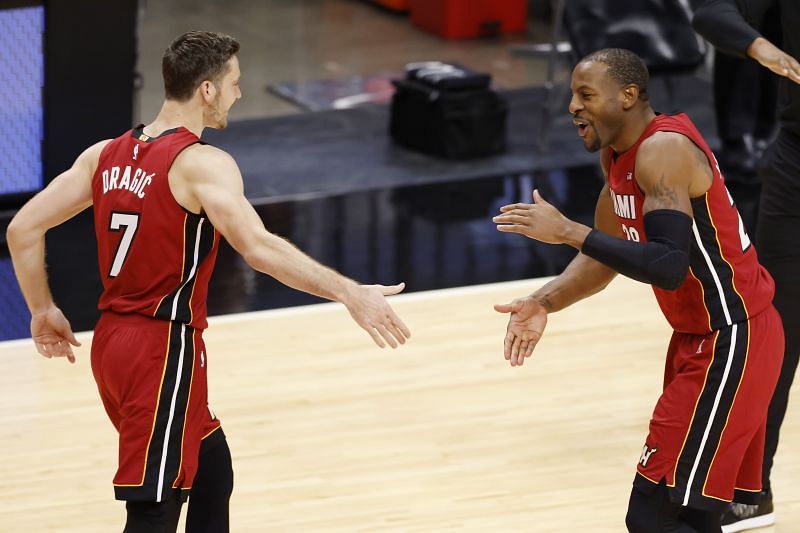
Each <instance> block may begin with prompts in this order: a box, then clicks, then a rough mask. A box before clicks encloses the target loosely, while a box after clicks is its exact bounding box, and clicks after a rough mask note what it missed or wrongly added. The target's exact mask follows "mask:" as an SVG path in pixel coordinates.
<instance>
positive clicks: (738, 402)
mask: <svg viewBox="0 0 800 533" xmlns="http://www.w3.org/2000/svg"><path fill="white" fill-rule="evenodd" d="M783 349H784V341H783V327H782V325H781V320H780V317H779V316H778V313H777V312H776V311H775V309H774V308H773V307H772V306H770V307H769V308H768V309H767V310H765V311H764V312H762V313H760V314H759V315H757V316H755V317H753V318H751V319H750V320H749V321H747V322H742V323H738V324H733V325H732V326H728V327H726V328H724V329H721V330H718V331H714V332H712V333H709V334H707V335H690V334H686V333H677V332H676V333H674V334H673V336H672V340H671V342H670V345H669V352H668V353H667V362H666V368H665V371H664V391H663V393H662V394H661V397H660V398H659V399H658V403H657V404H656V407H655V411H654V412H653V418H652V419H651V420H650V434H649V435H648V436H647V440H646V442H645V445H644V448H643V450H642V455H641V457H640V459H639V464H638V466H637V475H636V479H635V480H634V486H636V487H637V488H638V489H639V490H642V491H644V492H646V493H647V492H650V491H652V490H653V489H654V488H655V486H656V484H658V483H659V482H660V481H661V480H665V481H666V484H667V487H669V491H670V497H671V499H672V500H673V501H674V502H676V503H680V504H682V505H688V506H691V507H695V508H700V509H717V508H719V507H720V506H721V505H724V504H725V502H729V501H731V500H732V499H734V496H735V499H736V501H739V502H742V503H748V502H753V503H757V501H755V500H754V499H753V498H754V497H755V496H756V495H757V493H758V492H759V491H760V490H761V463H762V459H763V455H764V431H765V427H766V418H767V408H768V407H769V402H770V399H771V398H772V392H773V390H774V389H775V384H776V382H777V380H778V375H779V374H780V370H781V362H782V360H783Z"/></svg>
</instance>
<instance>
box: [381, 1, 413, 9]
mask: <svg viewBox="0 0 800 533" xmlns="http://www.w3.org/2000/svg"><path fill="white" fill-rule="evenodd" d="M371 1H372V2H373V3H375V4H380V5H382V6H383V7H386V8H389V9H391V10H394V11H408V10H409V9H410V8H411V0H371Z"/></svg>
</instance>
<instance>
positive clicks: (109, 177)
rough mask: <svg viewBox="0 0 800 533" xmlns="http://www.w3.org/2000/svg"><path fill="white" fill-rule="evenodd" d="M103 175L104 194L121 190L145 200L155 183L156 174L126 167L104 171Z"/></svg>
mask: <svg viewBox="0 0 800 533" xmlns="http://www.w3.org/2000/svg"><path fill="white" fill-rule="evenodd" d="M101 175H102V177H103V194H106V193H107V192H108V191H114V190H118V189H121V190H126V191H130V192H132V193H133V194H135V195H136V196H138V197H139V198H144V195H145V194H146V192H147V191H146V189H147V187H148V186H149V185H150V184H151V183H153V178H154V177H155V175H156V173H155V172H148V171H147V170H145V169H143V168H134V167H132V166H130V165H126V166H125V167H124V168H122V167H111V168H110V169H104V170H103V171H102V174H101Z"/></svg>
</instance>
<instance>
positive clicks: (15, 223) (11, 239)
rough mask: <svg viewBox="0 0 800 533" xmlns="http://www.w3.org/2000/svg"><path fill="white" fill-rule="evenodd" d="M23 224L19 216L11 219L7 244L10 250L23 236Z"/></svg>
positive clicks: (7, 233) (7, 231) (7, 232)
mask: <svg viewBox="0 0 800 533" xmlns="http://www.w3.org/2000/svg"><path fill="white" fill-rule="evenodd" d="M22 233H23V230H22V225H21V224H20V222H19V219H18V218H17V217H14V218H12V219H11V222H10V223H9V224H8V227H7V228H6V244H7V245H8V248H9V250H11V249H13V248H15V247H16V246H17V245H18V244H19V241H20V239H21V237H22Z"/></svg>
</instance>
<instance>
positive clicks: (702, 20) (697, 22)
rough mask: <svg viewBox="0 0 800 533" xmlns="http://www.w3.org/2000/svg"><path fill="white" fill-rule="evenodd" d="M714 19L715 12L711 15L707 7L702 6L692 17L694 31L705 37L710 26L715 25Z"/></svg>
mask: <svg viewBox="0 0 800 533" xmlns="http://www.w3.org/2000/svg"><path fill="white" fill-rule="evenodd" d="M714 18H715V17H714V14H713V12H712V13H709V10H708V9H706V8H705V6H700V7H698V8H697V11H695V12H694V16H693V17H692V29H694V31H696V32H697V33H699V34H700V35H701V36H705V34H706V32H707V31H708V28H709V25H710V24H713V23H714Z"/></svg>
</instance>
